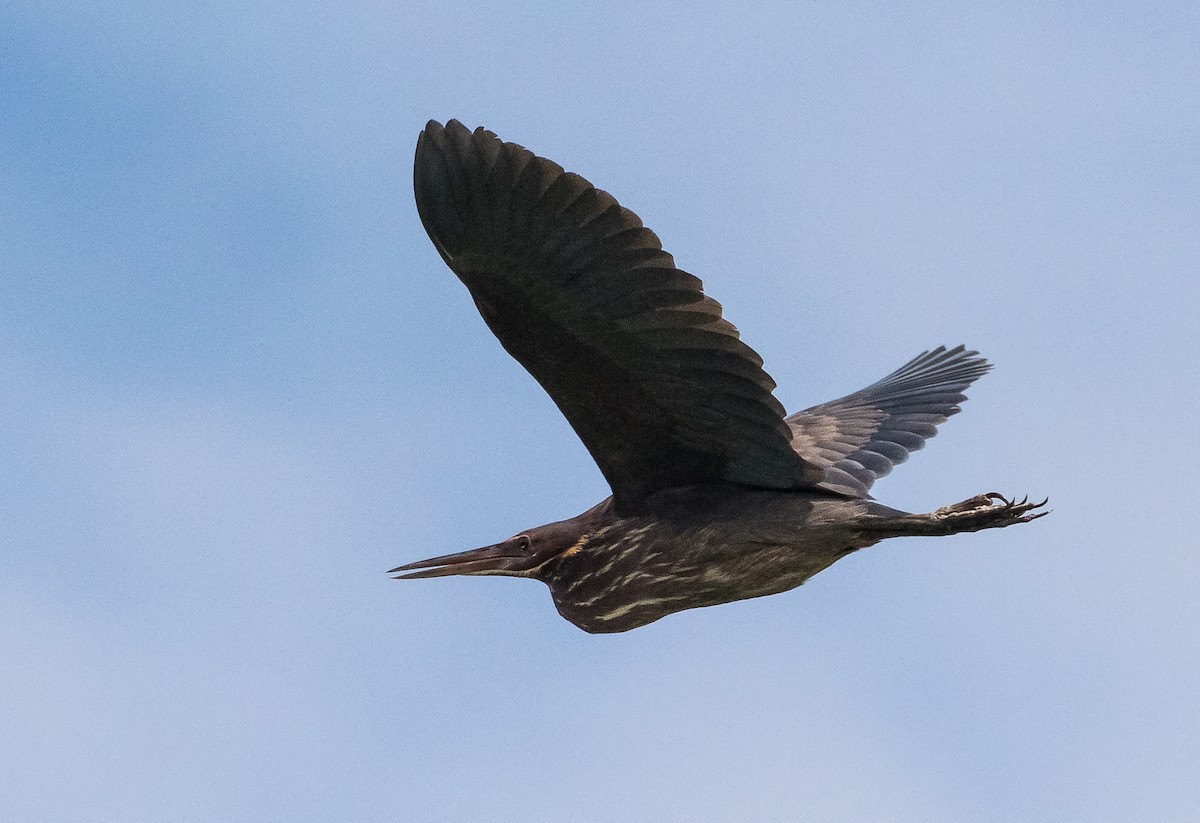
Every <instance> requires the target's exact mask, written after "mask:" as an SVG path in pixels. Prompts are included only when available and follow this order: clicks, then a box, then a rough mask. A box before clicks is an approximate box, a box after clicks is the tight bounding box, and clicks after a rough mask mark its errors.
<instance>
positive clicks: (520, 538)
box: [517, 534, 530, 552]
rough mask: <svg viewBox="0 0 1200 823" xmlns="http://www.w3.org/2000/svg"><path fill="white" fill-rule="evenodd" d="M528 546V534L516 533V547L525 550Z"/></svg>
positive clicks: (527, 549)
mask: <svg viewBox="0 0 1200 823" xmlns="http://www.w3.org/2000/svg"><path fill="white" fill-rule="evenodd" d="M529 546H530V543H529V535H527V534H520V535H517V548H518V549H520V550H521V551H523V552H527V551H529Z"/></svg>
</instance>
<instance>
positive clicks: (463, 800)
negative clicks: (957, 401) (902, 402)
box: [0, 2, 1200, 823]
mask: <svg viewBox="0 0 1200 823" xmlns="http://www.w3.org/2000/svg"><path fill="white" fill-rule="evenodd" d="M573 5H576V4H558V3H531V4H523V5H517V6H514V5H513V4H500V3H475V4H469V5H468V4H463V5H448V4H434V3H429V4H419V5H408V4H403V3H400V4H396V3H378V4H372V3H339V4H333V3H323V2H307V3H253V2H251V3H245V2H243V3H212V4H205V5H204V7H203V8H199V7H197V8H191V9H177V8H173V7H171V6H170V5H169V4H166V5H164V4H141V3H112V4H105V5H104V7H103V8H100V7H93V6H88V5H82V6H81V5H79V4H67V3H62V4H57V3H42V4H39V3H21V4H4V5H3V6H0V54H3V55H4V58H3V60H2V62H0V106H2V111H3V112H4V116H3V117H0V179H2V180H3V183H4V184H3V185H2V186H0V375H2V376H3V379H4V384H5V385H6V386H7V388H8V391H7V397H8V401H7V402H6V403H4V405H3V408H4V414H3V419H4V425H3V426H0V461H2V463H0V465H3V466H4V469H5V470H4V471H3V472H2V473H0V516H2V518H3V522H4V524H5V528H4V529H3V534H2V535H0V561H2V562H3V567H4V569H5V572H4V574H3V575H0V660H3V661H4V662H3V665H0V704H2V705H4V706H5V707H6V710H5V711H4V712H3V714H2V715H0V818H3V819H5V820H21V821H62V820H88V821H130V820H147V821H150V820H172V821H242V820H255V821H271V820H281V821H282V820H287V821H306V820H312V821H326V820H331V819H338V820H355V821H376V820H378V821H383V820H389V821H390V820H422V821H426V820H427V821H462V820H483V819H491V820H522V821H559V820H575V821H607V820H635V821H641V820H646V821H725V820H749V819H754V820H764V821H774V820H778V821H791V820H796V819H805V820H812V821H850V820H863V819H874V820H889V821H892V820H895V821H922V823H927V822H928V821H948V822H949V821H963V820H972V821H975V820H978V821H998V822H999V821H1012V820H1028V821H1041V820H1045V821H1062V820H1086V821H1109V820H1111V821H1124V820H1131V819H1145V820H1150V819H1153V820H1160V821H1174V820H1179V821H1184V820H1194V819H1195V817H1194V815H1195V811H1196V809H1197V808H1198V807H1200V788H1198V784H1197V782H1196V780H1195V766H1196V763H1197V761H1198V760H1200V728H1198V726H1200V722H1198V721H1197V714H1196V709H1195V700H1196V694H1197V693H1200V664H1198V663H1197V655H1196V650H1197V648H1200V624H1198V621H1197V612H1196V606H1195V592H1196V590H1197V587H1198V585H1200V560H1198V559H1197V558H1198V553H1197V548H1198V547H1197V542H1196V535H1195V527H1194V520H1195V501H1194V494H1193V492H1192V485H1193V478H1192V477H1191V475H1190V471H1185V470H1186V467H1187V466H1188V465H1190V464H1191V463H1192V462H1194V461H1193V460H1192V459H1191V455H1190V452H1191V451H1192V450H1194V447H1195V443H1194V441H1195V432H1196V420H1197V417H1198V415H1200V388H1198V384H1197V380H1196V377H1195V372H1196V366H1195V363H1196V361H1197V356H1198V355H1200V344H1198V333H1197V331H1196V323H1197V317H1200V286H1198V285H1197V280H1196V272H1197V269H1198V265H1200V232H1198V231H1197V227H1198V226H1200V165H1198V164H1197V162H1196V158H1197V156H1200V115H1197V109H1196V100H1197V99H1200V56H1198V55H1200V14H1198V13H1197V11H1196V9H1195V6H1194V5H1193V4H1188V3H1179V4H1166V3H1164V4H1145V3H1136V4H1133V3H1130V4H1117V3H1113V4H1103V5H1102V6H1099V5H1097V4H1090V3H1089V4H1072V3H1064V4H1053V5H1052V6H1046V5H1045V4H1013V3H1010V4H1003V7H1000V6H999V5H998V6H996V7H994V8H991V9H985V8H982V6H981V5H980V6H976V5H971V8H970V9H964V8H963V7H962V4H922V3H908V4H902V5H901V4H879V5H870V4H861V5H855V6H853V7H849V6H848V5H845V4H843V5H842V6H835V4H830V5H827V6H826V5H817V4H804V5H801V4H792V3H779V4H762V5H759V6H756V7H754V8H753V9H752V10H749V9H746V10H737V9H736V4H705V3H699V4H687V5H686V6H685V5H682V4H664V3H636V4H635V3H596V4H589V5H588V6H587V8H586V9H579V8H569V6H573ZM431 117H434V118H438V119H443V120H444V119H446V118H449V117H457V118H459V119H461V120H463V121H464V122H466V123H467V124H468V125H472V126H473V125H479V124H482V125H487V126H488V127H489V128H491V129H493V130H495V131H497V132H498V133H499V134H500V135H501V136H502V137H504V138H505V139H508V140H514V141H516V142H520V143H522V144H524V145H527V146H529V147H530V148H531V149H533V150H534V151H536V152H538V153H539V154H543V155H546V156H549V157H552V158H554V159H555V160H557V161H559V162H560V163H562V164H563V165H564V166H566V167H567V168H570V169H572V170H574V171H577V172H579V173H581V174H584V175H585V176H587V177H589V178H590V179H591V180H593V181H594V182H596V183H597V184H598V185H600V186H601V187H603V188H605V189H607V190H609V191H611V192H613V193H614V194H615V195H616V196H617V197H618V198H619V199H620V200H621V201H622V203H623V204H625V205H627V206H629V207H631V208H633V209H634V210H635V211H637V212H638V213H639V214H640V215H641V216H642V218H643V219H644V220H645V221H646V223H647V224H648V225H650V226H652V227H653V228H654V229H655V230H656V231H657V232H658V234H659V235H660V236H661V237H662V238H663V242H664V245H665V247H666V248H667V249H668V250H669V251H671V252H673V253H674V254H675V256H676V260H677V262H678V263H679V264H680V266H682V267H683V268H685V269H687V270H689V271H692V272H694V273H695V274H697V275H699V276H700V277H702V278H703V279H704V280H705V283H706V285H707V288H708V290H709V292H710V293H711V294H712V295H713V296H715V297H716V298H717V299H718V300H720V301H721V302H722V303H723V304H724V305H725V307H726V311H727V314H728V316H729V317H730V318H731V319H732V320H733V321H734V322H735V323H736V324H737V325H738V326H739V327H740V329H741V330H742V334H743V336H744V338H745V339H746V340H747V341H748V342H749V343H750V344H751V345H752V346H754V347H755V348H756V349H757V350H758V351H759V352H760V353H761V354H762V355H763V357H764V358H765V360H766V363H767V367H768V369H769V370H770V372H771V373H772V375H773V376H774V377H775V379H776V380H777V381H778V383H779V386H780V388H779V390H778V396H779V397H780V399H781V400H782V401H783V402H784V404H785V405H786V406H787V407H788V408H789V409H795V408H800V407H803V406H807V405H810V404H812V403H815V402H819V401H822V400H826V399H829V398H832V397H835V396H838V395H840V394H844V393H846V392H848V391H851V390H854V389H856V388H859V387H860V386H862V385H865V384H866V383H868V382H871V381H872V380H874V379H876V378H878V377H880V376H882V375H883V374H885V373H887V372H888V371H890V370H891V369H893V368H894V367H896V366H898V365H899V364H901V363H902V362H904V361H905V360H907V359H908V358H909V357H910V356H912V355H913V354H915V353H917V352H919V351H921V350H923V349H926V348H929V347H932V346H935V345H938V344H942V343H945V344H951V345H952V344H955V343H958V342H965V343H967V344H969V345H970V346H972V347H975V348H978V349H980V350H981V351H982V352H983V353H984V354H986V355H987V356H988V357H989V358H990V359H992V360H993V362H994V363H995V364H996V368H995V371H994V372H993V373H992V374H990V375H988V376H987V377H985V378H984V379H983V380H982V381H981V382H980V383H979V385H978V386H976V387H975V388H974V389H973V390H972V392H971V397H972V399H971V401H970V402H969V403H968V405H967V407H966V409H965V413H964V414H963V415H961V416H959V417H956V418H954V419H953V420H952V421H950V423H949V424H948V425H947V426H946V427H945V428H944V429H943V433H942V434H941V435H940V436H939V437H938V438H937V439H936V440H934V441H933V442H932V443H930V445H929V448H928V449H927V450H926V451H924V452H922V453H920V454H918V455H915V456H914V459H913V460H912V461H910V462H909V463H908V464H905V465H904V466H902V467H900V469H898V470H897V471H896V472H895V473H894V474H893V475H891V476H890V477H888V478H886V479H885V480H883V481H881V482H880V483H879V484H878V485H877V486H876V489H875V491H876V494H877V495H878V496H879V498H880V499H881V500H883V501H884V502H886V503H888V504H890V505H893V506H897V507H901V508H907V509H911V510H918V511H926V510H929V509H932V508H935V507H937V506H940V505H944V504H946V503H950V502H954V501H957V500H960V499H963V498H965V497H967V496H970V495H972V494H976V493H978V492H982V491H988V490H992V489H996V490H999V491H1002V492H1007V493H1018V494H1024V493H1026V492H1028V493H1030V494H1032V495H1043V494H1048V495H1050V496H1051V499H1052V505H1053V508H1054V510H1055V511H1054V514H1053V515H1052V516H1051V517H1048V518H1046V519H1044V520H1040V521H1038V522H1037V523H1036V524H1035V525H1032V526H1027V527H1021V528H1014V529H1009V530H1004V531H996V532H989V533H983V534H977V535H965V536H960V537H954V538H950V539H944V540H936V541H935V540H896V541H890V542H888V543H886V544H883V545H881V546H879V547H876V548H874V549H871V550H869V551H865V552H862V553H860V554H858V555H856V556H853V557H851V558H849V559H847V560H844V561H842V562H841V563H839V564H838V565H837V566H835V567H834V568H832V569H830V570H829V571H827V572H825V573H823V574H821V575H819V576H818V577H816V578H814V579H813V580H812V581H811V582H810V583H809V584H807V585H805V586H804V587H803V588H802V589H801V590H798V591H795V592H791V593H788V594H786V595H782V596H779V597H774V598H766V599H761V600H756V601H749V602H745V603H740V604H734V605H729V606H724V607H720V608H715V609H706V610H700V611H695V612H689V613H684V614H680V615H676V616H673V617H670V618H667V619H665V620H663V621H661V622H659V623H656V624H654V625H652V626H649V627H647V628H644V629H641V630H638V631H635V632H632V633H629V634H625V635H618V636H609V637H593V636H589V635H586V634H584V633H582V632H580V631H578V630H577V629H575V628H573V627H572V626H570V625H569V624H567V623H566V622H565V621H563V620H561V618H559V617H558V616H557V614H556V613H555V612H554V609H553V606H552V604H551V602H550V600H549V597H548V596H547V593H546V591H545V589H544V587H542V586H540V584H535V583H530V582H527V581H513V580H502V579H463V580H443V581H426V582H420V583H394V582H391V581H389V580H388V579H387V578H386V577H385V576H384V574H383V572H384V570H386V569H388V568H390V567H391V566H394V565H396V564H398V563H401V562H405V561H409V560H414V559H417V558H420V557H425V556H428V555H431V554H439V553H443V552H448V551H455V550H459V549H465V548H471V547H474V546H477V545H482V544H484V543H490V542H493V541H495V540H496V539H499V538H503V537H506V536H508V535H510V534H512V533H514V532H515V531H517V530H519V529H521V528H524V527H528V526H532V525H536V524H538V523H542V522H546V521H549V520H556V519H560V518H562V517H567V516H571V515H574V514H576V513H578V512H579V511H582V510H583V509H585V508H587V507H589V506H590V505H592V504H593V503H594V502H596V501H597V500H599V499H601V498H602V497H604V496H605V495H606V493H607V492H606V488H605V485H604V482H603V480H602V478H601V477H600V475H599V472H598V471H597V470H596V468H595V466H594V465H593V464H592V463H591V461H590V460H589V458H588V455H587V454H586V452H585V451H584V450H583V448H582V446H581V445H580V444H579V443H578V441H577V440H576V439H575V437H574V436H573V434H572V432H571V431H570V429H569V428H568V427H567V425H566V423H565V422H564V421H563V419H562V418H561V416H560V415H559V414H558V413H557V411H556V409H555V408H554V406H553V405H552V404H551V403H550V401H549V400H548V398H546V397H545V395H544V394H542V393H541V391H540V389H539V388H538V387H537V385H536V384H535V383H534V382H533V380H532V379H531V378H529V377H528V376H527V375H526V374H525V373H524V372H523V371H522V370H521V369H520V367H519V366H517V365H516V364H515V363H514V362H512V361H511V360H509V359H508V358H507V357H506V355H505V354H504V352H503V351H502V350H501V348H500V346H499V345H498V344H496V342H495V341H494V340H493V339H492V338H491V337H490V335H489V334H488V333H487V331H486V329H485V328H484V326H483V323H482V321H481V320H480V319H479V318H478V316H477V315H476V313H475V311H474V309H473V307H472V306H471V303H470V300H469V298H468V296H467V294H466V292H465V290H464V289H463V288H462V286H461V285H460V284H459V283H458V282H457V280H456V279H455V278H454V277H453V275H451V273H450V272H449V271H448V270H447V269H445V267H444V266H443V264H442V263H441V261H440V260H439V258H438V257H437V254H436V253H435V251H434V249H433V248H432V246H431V245H430V244H429V242H428V240H427V238H426V237H425V235H424V232H423V230H422V229H421V226H420V224H419V221H418V219H417V216H416V211H415V208H414V206H413V202H412V193H411V182H410V181H411V177H410V175H411V156H412V149H413V146H414V141H415V138H416V135H417V133H418V132H419V130H420V129H421V127H422V126H423V125H424V123H425V121H426V120H427V119H429V118H431Z"/></svg>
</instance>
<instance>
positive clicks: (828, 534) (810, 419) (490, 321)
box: [391, 120, 1046, 632]
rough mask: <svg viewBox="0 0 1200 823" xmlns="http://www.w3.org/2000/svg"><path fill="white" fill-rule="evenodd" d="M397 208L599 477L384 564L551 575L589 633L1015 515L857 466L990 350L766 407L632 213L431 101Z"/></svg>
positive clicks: (704, 301) (707, 311) (889, 447)
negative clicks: (885, 496) (800, 403)
mask: <svg viewBox="0 0 1200 823" xmlns="http://www.w3.org/2000/svg"><path fill="white" fill-rule="evenodd" d="M413 178H414V187H415V189H416V198H417V210H418V212H419V213H420V216H421V222H422V223H423V224H424V225H425V230H426V231H427V232H428V233H429V237H430V239H432V240H433V244H434V245H435V246H436V247H437V250H438V251H439V252H440V253H441V255H442V259H443V260H445V261H446V264H447V265H448V266H449V267H450V268H451V270H453V271H454V273H455V274H456V275H458V277H459V279H460V280H462V282H463V283H464V284H465V285H466V287H467V289H468V290H469V291H470V293H471V297H473V298H474V300H475V305H476V307H478V309H479V313H480V314H482V315H483V319H484V321H485V322H486V323H487V325H488V327H489V328H490V329H491V330H492V332H493V333H494V334H495V335H496V337H498V338H499V339H500V343H501V344H502V345H503V346H504V348H505V349H506V350H507V351H508V353H509V354H511V355H512V356H513V357H515V358H516V359H517V361H518V362H520V363H521V365H522V366H524V367H525V368H526V369H528V371H529V373H530V374H532V375H533V377H534V378H535V379H536V380H537V381H538V382H539V383H541V385H542V386H543V388H545V390H546V391H547V392H549V394H550V397H551V398H553V400H554V402H555V403H556V404H557V405H558V407H559V409H561V410H562V413H563V414H564V415H566V418H567V420H568V421H569V422H570V424H571V426H572V427H573V428H574V429H575V431H576V433H577V434H578V435H579V438H580V439H581V440H582V441H583V444H584V446H586V447H587V450H588V451H589V452H590V453H591V455H592V457H593V458H594V459H595V461H596V463H597V464H598V465H599V467H600V471H601V473H603V475H604V478H605V479H606V480H607V481H608V483H609V486H610V487H611V488H612V497H610V498H608V499H607V500H605V501H604V502H602V503H600V504H599V505H597V506H594V507H593V508H591V509H588V510H587V511H586V512H584V513H583V514H581V515H579V516H578V517H574V518H571V519H570V520H564V521H561V522H558V523H550V524H548V525H545V526H538V527H537V528H534V529H529V530H527V531H523V532H521V533H520V534H517V535H515V536H513V537H510V538H508V539H507V540H504V541H502V542H500V543H497V544H495V545H493V546H486V547H484V548H481V549H474V550H472V551H466V552H460V553H458V554H448V555H444V556H442V557H434V558H432V559H429V560H422V561H419V562H416V563H408V564H406V565H403V566H400V567H398V568H395V569H392V571H391V573H404V574H401V575H400V577H403V578H417V577H441V576H444V575H459V574H462V575H506V576H509V577H531V578H534V579H536V580H541V581H542V582H544V583H546V584H547V585H548V586H549V587H550V592H551V594H552V595H553V597H554V604H555V606H557V607H558V611H559V613H560V614H561V615H562V616H563V617H565V618H566V619H567V620H569V621H571V622H572V623H574V624H575V625H576V626H578V627H579V628H581V629H583V630H585V631H589V632H622V631H627V630H629V629H633V628H637V627H638V626H644V625H646V624H647V623H650V622H652V621H654V620H658V619H659V618H661V617H664V616H666V615H668V614H672V613H674V612H678V611H682V610H684V609H694V608H697V607H700V606H712V605H716V604H718V603H728V602H730V601H734V600H742V599H745V598H749V597H761V596H763V595H768V594H777V593H779V592H783V591H787V590H788V589H792V588H795V587H796V586H799V585H800V584H801V583H803V582H804V581H805V580H807V579H808V578H810V577H812V576H813V575H814V574H816V573H817V572H819V571H821V570H822V569H824V568H826V567H828V566H829V565H831V564H832V563H834V562H835V561H837V560H839V559H840V558H843V557H845V556H846V555H848V554H850V553H851V552H853V551H856V550H858V549H861V548H864V547H867V546H871V545H874V544H875V543H878V542H879V541H880V540H883V539H885V538H888V537H901V536H913V535H949V534H958V533H959V532H970V531H979V530H980V529H991V528H1000V527H1003V526H1010V525H1012V524H1014V523H1027V522H1029V521H1030V520H1034V519H1036V518H1038V517H1041V516H1043V515H1044V514H1045V513H1046V512H1045V511H1036V510H1037V509H1039V508H1041V507H1042V506H1044V505H1045V502H1046V501H1044V500H1043V501H1042V502H1041V503H1030V502H1029V501H1028V499H1027V498H1026V499H1023V500H1019V501H1017V500H1012V499H1009V498H1006V497H1004V496H1002V495H1000V494H996V493H995V492H990V493H988V494H981V495H977V496H975V497H971V498H970V499H968V500H964V501H963V502H961V503H956V504H954V505H951V506H945V507H944V508H941V509H938V510H937V511H934V512H931V513H929V514H909V513H907V512H903V511H899V510H897V509H893V508H889V507H887V506H884V505H881V504H880V503H877V502H876V501H875V500H874V499H872V498H871V496H870V494H869V493H868V492H869V490H870V488H871V485H872V483H874V482H875V480H876V479H877V478H879V477H882V476H884V475H885V474H887V473H888V472H890V471H891V470H892V467H893V466H895V465H896V464H897V463H902V462H903V461H904V460H906V459H907V458H908V455H909V453H910V452H912V451H915V450H917V449H919V448H921V447H922V446H923V445H924V444H925V441H926V440H927V439H928V438H930V437H933V436H934V434H935V433H936V429H937V425H938V424H939V423H943V422H945V421H946V419H947V418H948V417H949V416H950V415H952V414H955V413H957V412H958V411H959V406H958V404H959V403H961V402H962V401H963V400H965V399H966V397H965V396H964V395H963V391H964V390H965V389H966V388H967V387H968V386H969V385H971V383H972V382H974V381H975V380H976V378H978V377H980V376H981V375H982V374H984V373H985V372H987V371H988V370H989V369H990V368H991V366H990V365H989V364H988V362H987V361H986V360H984V359H983V358H981V357H979V356H978V355H977V353H976V352H973V351H966V350H964V348H963V347H962V346H958V347H957V348H954V349H949V350H947V349H946V348H944V347H939V348H937V349H934V350H932V351H928V352H925V353H924V354H921V355H919V356H918V357H916V358H914V359H913V360H911V361H909V362H908V363H906V364H905V365H904V366H901V367H900V368H899V369H898V370H896V371H895V372H893V373H892V374H890V375H888V376H887V377H885V378H883V379H882V380H880V381H879V382H877V383H874V384H872V385H870V386H868V387H867V388H865V389H863V390H862V391H857V392H854V393H853V394H850V395H847V396H846V397H843V398H841V399H840V400H834V401H832V402H829V403H822V404H821V405H819V406H814V407H812V408H811V409H807V410H805V411H801V412H797V413H796V414H793V415H791V416H785V412H784V409H783V406H782V405H780V403H779V401H778V400H776V399H775V397H774V395H773V394H772V391H773V390H774V388H775V383H774V381H772V380H771V378H770V377H768V376H767V373H766V372H765V371H763V368H762V359H761V358H760V357H759V356H758V355H757V354H756V353H755V352H754V350H753V349H751V348H750V347H749V346H747V345H746V344H745V343H743V342H742V341H741V340H740V339H739V337H738V332H737V329H736V328H734V327H733V325H732V324H730V323H729V321H727V320H725V319H723V318H722V317H721V306H720V304H718V303H717V302H716V301H715V300H713V299H712V298H711V297H708V296H706V295H705V294H704V291H703V289H702V288H701V283H700V280H699V279H697V278H696V277H694V276H692V275H690V274H688V273H687V272H684V271H682V270H680V269H678V268H676V266H675V261H674V259H673V258H672V257H671V255H669V254H667V252H665V251H663V249H662V245H661V244H660V242H659V239H658V237H657V236H656V235H655V234H654V232H652V231H650V229H648V228H646V227H644V226H643V225H642V222H641V220H640V219H638V217H637V215H635V214H634V213H633V212H631V211H629V210H628V209H626V208H624V207H622V206H620V205H619V204H618V203H617V201H616V200H615V199H613V197H612V196H611V195H609V194H607V193H606V192H603V191H601V190H600V189H597V188H596V187H594V186H593V185H592V184H591V183H589V182H588V181H587V180H585V179H583V178H582V177H580V176H579V175H577V174H571V173H569V172H564V171H563V169H562V167H560V166H558V165H557V164H555V163H553V162H551V161H550V160H546V159H544V158H542V157H538V156H536V155H534V154H533V153H531V152H530V151H528V150H526V149H525V148H523V147H521V146H518V145H515V144H513V143H504V142H501V141H500V140H499V138H497V137H496V135H495V134H493V133H492V132H490V131H486V130H484V129H482V128H479V129H476V130H475V131H474V132H472V131H470V130H468V129H467V128H466V127H464V126H463V125H462V124H461V123H459V122H457V121H455V120H451V121H450V122H449V123H447V124H446V125H445V126H444V127H443V126H442V125H440V124H439V123H437V122H434V121H431V122H430V123H429V124H428V125H427V126H426V127H425V131H424V132H423V133H422V134H421V136H420V138H419V139H418V141H417V152H416V162H415V168H414V173H413Z"/></svg>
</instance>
